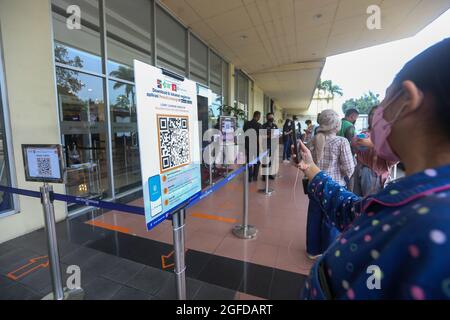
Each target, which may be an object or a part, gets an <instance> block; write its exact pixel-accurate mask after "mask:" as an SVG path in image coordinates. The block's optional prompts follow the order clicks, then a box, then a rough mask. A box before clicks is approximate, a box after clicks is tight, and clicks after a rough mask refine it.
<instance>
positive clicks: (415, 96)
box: [402, 80, 424, 111]
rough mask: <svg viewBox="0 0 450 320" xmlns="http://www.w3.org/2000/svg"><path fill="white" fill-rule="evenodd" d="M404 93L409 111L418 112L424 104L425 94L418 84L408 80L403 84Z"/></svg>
mask: <svg viewBox="0 0 450 320" xmlns="http://www.w3.org/2000/svg"><path fill="white" fill-rule="evenodd" d="M402 87H403V91H404V93H405V95H404V99H405V101H404V102H405V103H406V106H407V108H408V110H409V111H416V110H417V109H418V108H419V107H420V106H421V105H422V102H423V98H424V95H423V92H422V90H420V89H419V88H418V87H417V86H416V84H415V83H414V82H412V81H410V80H406V81H404V82H403V83H402Z"/></svg>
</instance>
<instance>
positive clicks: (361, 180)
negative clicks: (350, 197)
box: [352, 106, 397, 197]
mask: <svg viewBox="0 0 450 320" xmlns="http://www.w3.org/2000/svg"><path fill="white" fill-rule="evenodd" d="M377 108H378V106H375V107H373V108H372V109H371V110H370V112H369V116H368V120H369V128H368V129H367V130H364V131H362V132H361V133H360V134H358V135H356V136H355V138H354V139H353V142H352V145H353V146H354V148H355V150H356V160H357V164H356V168H355V173H354V174H353V188H352V192H353V193H355V194H356V195H358V196H361V197H365V196H368V195H370V194H374V193H377V192H380V191H381V190H382V189H383V188H384V185H385V184H386V182H387V181H388V180H389V179H390V174H391V169H392V167H393V166H394V165H395V164H396V163H397V162H396V161H388V160H384V159H383V158H380V157H378V156H377V154H376V151H375V149H374V145H373V143H372V141H371V140H370V130H371V128H372V121H373V114H374V113H375V110H376V109H377Z"/></svg>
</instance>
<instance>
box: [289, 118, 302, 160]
mask: <svg viewBox="0 0 450 320" xmlns="http://www.w3.org/2000/svg"><path fill="white" fill-rule="evenodd" d="M291 131H292V133H291V135H292V141H293V144H294V148H293V149H294V150H293V151H294V155H295V159H294V161H295V163H300V160H301V154H300V150H299V148H298V142H297V128H296V124H295V121H292V130H291Z"/></svg>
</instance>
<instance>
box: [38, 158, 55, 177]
mask: <svg viewBox="0 0 450 320" xmlns="http://www.w3.org/2000/svg"><path fill="white" fill-rule="evenodd" d="M36 160H37V169H38V175H39V176H40V177H52V176H53V174H52V165H51V162H50V158H47V157H38V158H36Z"/></svg>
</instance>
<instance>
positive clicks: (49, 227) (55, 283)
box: [40, 183, 64, 300]
mask: <svg viewBox="0 0 450 320" xmlns="http://www.w3.org/2000/svg"><path fill="white" fill-rule="evenodd" d="M40 191H41V202H42V208H43V210H44V220H45V230H46V231H47V244H48V260H49V263H50V275H51V279H52V287H53V299H54V300H63V299H64V289H63V283H62V274H61V266H60V261H59V252H58V243H57V240H56V225H55V210H54V207H53V199H52V196H51V194H52V193H53V187H52V186H50V185H48V184H47V183H44V186H42V187H40Z"/></svg>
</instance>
